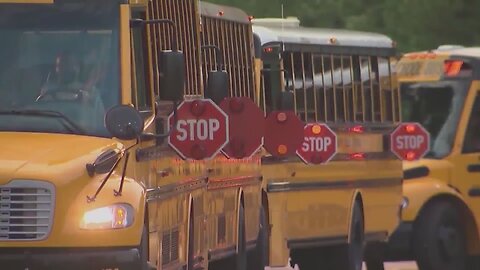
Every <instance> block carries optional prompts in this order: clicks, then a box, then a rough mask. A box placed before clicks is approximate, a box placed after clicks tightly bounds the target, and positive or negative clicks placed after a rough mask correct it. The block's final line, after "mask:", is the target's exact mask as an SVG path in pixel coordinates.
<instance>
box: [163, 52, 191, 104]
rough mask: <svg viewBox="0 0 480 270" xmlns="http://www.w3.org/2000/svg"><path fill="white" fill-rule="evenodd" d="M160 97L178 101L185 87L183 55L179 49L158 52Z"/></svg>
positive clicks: (165, 99) (181, 97)
mask: <svg viewBox="0 0 480 270" xmlns="http://www.w3.org/2000/svg"><path fill="white" fill-rule="evenodd" d="M159 62H160V91H159V92H160V99H161V100H164V101H179V100H182V99H183V91H184V88H185V57H184V55H183V52H181V51H162V52H161V53H160V59H159Z"/></svg>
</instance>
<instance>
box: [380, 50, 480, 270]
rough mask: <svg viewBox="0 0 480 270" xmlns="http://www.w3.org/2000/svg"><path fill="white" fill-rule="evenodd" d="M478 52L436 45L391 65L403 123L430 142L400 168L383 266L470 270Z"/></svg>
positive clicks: (477, 249) (474, 244)
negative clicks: (419, 128) (408, 262)
mask: <svg viewBox="0 0 480 270" xmlns="http://www.w3.org/2000/svg"><path fill="white" fill-rule="evenodd" d="M478 52H479V50H478V48H463V47H452V48H446V47H445V46H442V47H439V49H437V50H432V51H427V52H412V53H408V54H405V55H404V56H403V57H402V58H401V59H400V60H399V62H398V65H397V75H398V83H399V88H400V96H401V102H402V120H403V121H415V122H419V123H422V124H423V126H424V127H425V128H426V129H427V130H428V131H429V133H430V142H431V143H430V149H429V152H428V153H427V154H426V156H425V157H424V158H423V159H421V160H419V161H416V162H405V163H404V164H403V170H404V183H403V193H404V196H405V199H406V201H405V202H406V203H405V204H404V207H403V211H402V223H401V224H400V226H399V228H398V230H397V231H396V232H395V234H394V235H393V236H392V238H391V239H390V242H389V248H388V257H389V259H390V260H400V259H416V260H417V263H418V264H419V265H420V267H425V268H431V269H440V267H443V269H476V268H475V267H476V266H475V265H476V264H475V263H474V261H473V260H470V258H474V257H475V256H478V254H480V246H479V237H478V232H479V226H478V224H480V223H479V221H480V219H479V212H478V207H477V205H478V197H477V196H478V195H477V193H476V192H477V188H478V185H477V184H476V183H475V182H476V179H477V177H478V175H477V171H476V164H478V151H479V148H478V143H477V142H478V141H477V138H478V133H477V130H478V120H477V119H478V118H477V115H478V110H479V108H480V104H479V103H480V98H479V92H478V90H479V89H480V84H479V82H478V80H479V77H478V70H479V69H478V64H479V54H478ZM445 232H447V233H446V234H445ZM446 236H448V237H446ZM426 248H428V250H430V251H429V252H426ZM469 267H470V268H469Z"/></svg>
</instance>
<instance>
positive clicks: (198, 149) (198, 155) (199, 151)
mask: <svg viewBox="0 0 480 270" xmlns="http://www.w3.org/2000/svg"><path fill="white" fill-rule="evenodd" d="M190 153H191V155H192V157H193V158H194V159H196V160H202V159H204V158H205V156H206V151H205V148H204V147H202V146H200V145H198V144H195V145H194V146H192V148H190Z"/></svg>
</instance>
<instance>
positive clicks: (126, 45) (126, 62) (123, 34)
mask: <svg viewBox="0 0 480 270" xmlns="http://www.w3.org/2000/svg"><path fill="white" fill-rule="evenodd" d="M131 66H132V62H131V43H130V7H129V6H128V5H120V78H121V81H120V83H121V90H120V91H121V92H122V103H123V104H131V100H132V78H131V74H132V73H131ZM112 91H115V90H113V89H112Z"/></svg>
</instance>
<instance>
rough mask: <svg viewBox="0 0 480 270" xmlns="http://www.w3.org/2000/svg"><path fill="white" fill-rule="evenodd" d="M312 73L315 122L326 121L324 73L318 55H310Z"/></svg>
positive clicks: (320, 58)
mask: <svg viewBox="0 0 480 270" xmlns="http://www.w3.org/2000/svg"><path fill="white" fill-rule="evenodd" d="M312 72H313V81H314V84H315V86H314V91H315V93H314V94H315V100H316V107H315V109H316V111H317V119H316V120H317V121H326V110H327V105H326V103H325V101H326V100H325V91H324V88H323V87H324V82H325V78H324V73H323V57H322V55H319V54H314V55H312Z"/></svg>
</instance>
